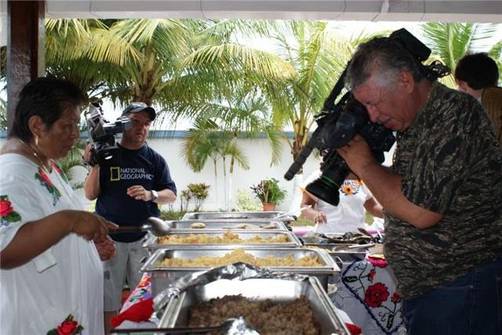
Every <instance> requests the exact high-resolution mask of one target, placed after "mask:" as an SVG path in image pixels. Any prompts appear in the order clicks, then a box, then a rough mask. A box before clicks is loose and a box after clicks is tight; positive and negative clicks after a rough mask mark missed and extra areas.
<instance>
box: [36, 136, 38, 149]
mask: <svg viewBox="0 0 502 335" xmlns="http://www.w3.org/2000/svg"><path fill="white" fill-rule="evenodd" d="M35 146H36V147H37V148H38V136H37V135H35Z"/></svg>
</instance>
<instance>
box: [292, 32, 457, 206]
mask: <svg viewBox="0 0 502 335" xmlns="http://www.w3.org/2000/svg"><path fill="white" fill-rule="evenodd" d="M389 38H390V39H393V40H395V41H397V42H398V43H399V44H400V45H401V46H402V47H403V49H405V50H406V51H404V52H409V53H410V54H411V55H412V56H413V57H414V58H415V60H416V61H417V64H419V66H420V69H421V72H422V73H423V74H424V76H425V77H426V78H427V79H429V80H435V79H437V78H438V77H441V76H444V75H446V74H447V73H448V71H449V70H448V68H446V67H445V66H444V65H442V64H440V63H438V62H434V63H432V64H431V65H427V66H426V65H423V64H422V62H423V61H425V60H426V59H427V58H428V57H429V55H430V53H431V50H430V49H429V48H427V46H425V45H424V44H423V43H422V42H420V41H419V40H418V39H416V38H415V37H414V36H413V35H412V34H410V33H409V32H408V31H407V30H405V29H399V30H397V31H394V32H393V33H392V34H391V35H390V37H389ZM349 64H350V62H349ZM347 67H348V66H347ZM347 67H346V68H345V70H344V71H343V73H342V74H341V76H340V78H339V79H338V81H337V83H336V84H335V86H334V87H333V89H332V90H331V93H330V94H329V96H328V97H327V98H326V100H325V102H324V106H323V109H322V111H321V113H320V114H319V115H318V117H317V119H316V122H317V129H316V130H315V131H314V133H313V134H312V137H311V138H310V140H309V141H308V142H307V144H306V145H305V146H304V148H303V150H302V151H301V152H300V154H299V155H298V157H297V158H296V159H295V161H294V162H293V164H292V165H291V166H290V168H289V169H288V171H287V172H286V174H285V175H284V178H285V179H287V180H291V179H292V178H293V177H294V175H295V174H296V173H297V172H298V171H300V170H301V168H302V166H303V163H305V160H306V159H307V158H308V156H309V155H310V153H311V152H312V150H313V149H315V148H316V149H318V150H319V151H320V152H321V154H322V155H323V156H324V157H323V162H322V164H321V172H322V174H321V176H320V177H319V178H318V179H317V180H315V181H313V182H312V183H310V184H309V185H307V187H306V190H307V191H308V192H309V193H311V194H313V195H314V196H316V197H317V198H319V199H321V200H323V201H325V202H327V203H329V204H331V205H335V206H336V205H338V203H339V200H340V199H339V192H338V189H339V188H340V186H341V185H342V183H343V181H344V180H345V179H346V178H347V175H348V174H349V172H350V169H349V168H348V166H347V164H346V163H345V161H344V160H343V159H342V158H341V156H340V155H338V153H337V152H336V149H337V148H340V147H342V146H344V145H346V144H347V143H348V142H349V141H350V140H351V139H352V138H353V137H354V136H355V135H356V134H360V135H361V136H362V137H363V138H364V139H365V140H366V142H367V143H368V145H369V147H370V149H371V151H372V153H373V155H374V157H375V159H376V160H377V161H378V162H379V163H382V162H383V161H384V152H385V151H388V150H390V148H391V147H392V145H393V144H394V142H395V137H394V134H393V132H392V130H390V129H387V128H385V127H384V126H382V125H380V124H377V123H373V122H371V121H370V119H369V116H368V112H367V110H366V108H365V107H364V106H363V105H362V104H361V103H359V102H358V101H357V100H356V99H355V98H354V97H353V96H352V93H351V92H347V93H345V94H344V95H343V96H342V98H341V99H339V101H338V102H337V103H335V101H336V100H337V97H338V95H339V94H340V92H341V91H342V89H343V88H344V80H345V73H346V71H347Z"/></svg>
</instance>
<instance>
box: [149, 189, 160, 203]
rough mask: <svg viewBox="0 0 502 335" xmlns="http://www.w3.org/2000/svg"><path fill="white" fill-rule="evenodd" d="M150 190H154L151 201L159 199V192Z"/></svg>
mask: <svg viewBox="0 0 502 335" xmlns="http://www.w3.org/2000/svg"><path fill="white" fill-rule="evenodd" d="M150 192H152V200H151V201H153V202H155V200H157V199H158V198H159V194H158V193H157V191H155V190H151V191H150Z"/></svg>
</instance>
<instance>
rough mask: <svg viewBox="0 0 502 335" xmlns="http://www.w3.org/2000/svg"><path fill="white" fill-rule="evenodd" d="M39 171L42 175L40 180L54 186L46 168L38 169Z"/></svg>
mask: <svg viewBox="0 0 502 335" xmlns="http://www.w3.org/2000/svg"><path fill="white" fill-rule="evenodd" d="M38 173H39V175H40V180H41V181H42V182H44V183H46V184H47V185H48V186H49V187H50V186H52V182H51V180H50V179H49V176H48V175H47V173H45V171H44V170H42V169H38Z"/></svg>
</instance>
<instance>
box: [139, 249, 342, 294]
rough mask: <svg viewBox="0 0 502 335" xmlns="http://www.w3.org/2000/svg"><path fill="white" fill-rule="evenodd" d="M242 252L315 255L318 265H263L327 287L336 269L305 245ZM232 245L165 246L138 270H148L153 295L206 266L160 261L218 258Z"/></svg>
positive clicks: (321, 253) (328, 259) (322, 254)
mask: <svg viewBox="0 0 502 335" xmlns="http://www.w3.org/2000/svg"><path fill="white" fill-rule="evenodd" d="M241 249H242V250H243V251H244V252H246V253H248V254H251V255H253V256H255V257H260V258H263V257H265V256H274V257H286V256H293V258H295V259H299V258H302V257H307V256H317V258H318V259H319V261H320V262H321V265H319V266H274V267H265V268H267V269H270V270H271V271H275V272H288V273H298V274H302V275H308V276H316V277H318V278H319V280H320V281H321V284H322V285H323V287H325V288H327V285H328V278H329V276H331V275H333V274H335V273H336V272H338V271H340V269H339V267H338V266H337V265H336V263H335V262H334V260H333V259H332V258H331V257H330V255H329V254H328V253H327V252H326V251H325V250H320V249H307V248H268V249H264V248H241ZM232 250H234V249H232V248H218V249H201V248H193V247H192V248H189V249H187V248H184V249H179V248H169V247H167V248H165V249H158V250H156V251H155V253H153V255H151V256H150V257H149V258H148V260H147V261H146V263H145V264H144V265H143V267H142V268H141V271H142V272H149V273H151V274H152V291H153V292H154V294H157V293H158V292H160V291H162V290H163V289H164V288H166V287H167V286H168V285H169V284H170V283H172V282H174V281H175V280H176V279H178V278H180V277H182V276H184V275H186V274H188V273H191V272H196V271H204V270H208V269H210V268H211V267H210V266H206V267H204V266H200V267H174V266H162V265H161V264H160V263H161V262H162V260H164V259H166V258H185V259H194V258H197V257H200V256H210V257H222V256H224V255H225V254H228V253H230V252H231V251H232Z"/></svg>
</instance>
